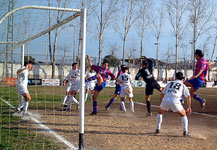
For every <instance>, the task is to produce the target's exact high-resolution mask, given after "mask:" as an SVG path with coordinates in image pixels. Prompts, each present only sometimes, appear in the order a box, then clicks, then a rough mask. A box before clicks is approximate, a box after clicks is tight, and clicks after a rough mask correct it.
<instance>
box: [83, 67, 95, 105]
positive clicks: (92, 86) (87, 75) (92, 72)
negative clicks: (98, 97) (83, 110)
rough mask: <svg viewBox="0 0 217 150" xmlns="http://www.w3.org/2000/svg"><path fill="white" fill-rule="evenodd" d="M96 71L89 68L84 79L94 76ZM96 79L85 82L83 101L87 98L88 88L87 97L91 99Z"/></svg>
mask: <svg viewBox="0 0 217 150" xmlns="http://www.w3.org/2000/svg"><path fill="white" fill-rule="evenodd" d="M95 75H96V73H95V71H94V70H93V69H91V70H90V71H89V72H88V73H87V74H86V79H88V78H90V77H93V76H95ZM96 82H97V81H96V80H91V81H89V82H86V85H85V87H86V91H85V93H86V94H85V102H86V101H87V98H88V93H89V89H90V91H91V95H90V96H89V98H90V99H91V97H92V96H93V91H94V87H95V85H96Z"/></svg>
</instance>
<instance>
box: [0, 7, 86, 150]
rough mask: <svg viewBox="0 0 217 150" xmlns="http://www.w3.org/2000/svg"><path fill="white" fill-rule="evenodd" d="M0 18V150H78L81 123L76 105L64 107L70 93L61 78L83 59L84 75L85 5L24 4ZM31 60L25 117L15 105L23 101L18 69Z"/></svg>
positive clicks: (82, 70) (81, 67)
mask: <svg viewBox="0 0 217 150" xmlns="http://www.w3.org/2000/svg"><path fill="white" fill-rule="evenodd" d="M2 14H3V13H2ZM0 19H1V20H0V32H1V34H0V35H1V36H0V81H1V84H0V118H1V119H0V133H1V135H0V149H77V147H78V145H79V144H78V143H79V142H80V141H78V134H76V133H78V132H79V134H81V133H83V128H82V129H81V126H80V128H79V124H81V123H82V122H79V118H78V116H79V110H78V108H77V105H74V104H73V105H72V108H71V110H68V112H66V111H65V110H64V107H63V106H62V105H61V104H62V99H63V97H64V95H65V93H66V87H64V86H62V81H63V79H64V78H65V77H66V75H67V74H68V72H69V71H70V70H71V64H72V63H73V62H79V63H80V69H81V78H83V75H84V72H85V71H84V55H85V46H84V45H85V36H86V35H85V32H86V31H85V30H86V27H85V24H86V9H71V8H61V7H47V6H33V5H31V6H22V7H18V8H16V9H13V10H11V11H10V12H5V13H4V15H2V16H1V18H0ZM27 60H31V61H33V63H34V69H33V70H32V71H31V72H29V78H28V91H29V93H30V96H31V101H30V102H29V108H28V110H29V113H28V115H24V114H23V113H22V109H21V111H18V110H17V109H16V108H17V106H19V105H20V104H22V100H23V97H22V96H20V94H19V93H18V92H17V90H16V83H17V70H18V69H20V68H21V67H22V66H23V63H24V61H27ZM80 60H82V61H81V62H80ZM82 80H83V79H82ZM81 82H82V84H84V81H81ZM82 92H84V89H83V88H82V89H81V90H80V93H82ZM80 95H81V94H80ZM83 95H84V94H83ZM80 98H83V97H82V96H80V97H79V95H77V96H76V99H77V100H79V99H80ZM80 105H81V106H80V107H82V108H79V109H80V112H83V111H84V110H83V107H84V106H83V105H82V104H80ZM72 112H74V113H75V114H76V115H75V114H73V115H72ZM81 119H83V118H82V116H81V115H80V120H81ZM65 123H66V124H65ZM78 129H80V130H79V131H78ZM68 131H73V132H68ZM72 133H73V134H72ZM79 146H80V145H79Z"/></svg>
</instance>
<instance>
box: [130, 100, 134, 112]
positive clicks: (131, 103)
mask: <svg viewBox="0 0 217 150" xmlns="http://www.w3.org/2000/svg"><path fill="white" fill-rule="evenodd" d="M130 105H131V110H132V112H134V102H133V101H131V102H130Z"/></svg>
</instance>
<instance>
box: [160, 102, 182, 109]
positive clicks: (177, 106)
mask: <svg viewBox="0 0 217 150" xmlns="http://www.w3.org/2000/svg"><path fill="white" fill-rule="evenodd" d="M160 108H161V109H162V110H166V111H168V110H172V111H173V112H179V111H181V110H182V109H184V108H183V106H182V104H181V102H180V101H172V100H171V101H169V100H167V101H165V100H163V101H162V103H161V104H160Z"/></svg>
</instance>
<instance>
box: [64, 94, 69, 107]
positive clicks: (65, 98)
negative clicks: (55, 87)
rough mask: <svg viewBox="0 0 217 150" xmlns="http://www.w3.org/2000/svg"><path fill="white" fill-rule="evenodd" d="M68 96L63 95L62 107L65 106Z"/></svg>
mask: <svg viewBox="0 0 217 150" xmlns="http://www.w3.org/2000/svg"><path fill="white" fill-rule="evenodd" d="M67 98H68V96H67V95H64V97H63V105H66V100H67Z"/></svg>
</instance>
